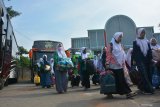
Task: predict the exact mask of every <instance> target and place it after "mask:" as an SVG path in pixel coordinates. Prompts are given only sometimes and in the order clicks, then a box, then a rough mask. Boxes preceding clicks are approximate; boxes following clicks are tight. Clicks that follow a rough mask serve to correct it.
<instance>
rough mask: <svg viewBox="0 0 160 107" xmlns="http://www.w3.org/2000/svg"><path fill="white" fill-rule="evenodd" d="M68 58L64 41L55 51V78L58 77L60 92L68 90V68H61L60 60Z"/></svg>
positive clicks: (58, 90)
mask: <svg viewBox="0 0 160 107" xmlns="http://www.w3.org/2000/svg"><path fill="white" fill-rule="evenodd" d="M64 58H67V56H66V53H65V50H64V47H63V45H62V43H60V44H58V45H57V51H56V52H55V53H54V70H55V79H56V90H57V92H58V93H63V92H67V85H68V79H67V70H65V69H63V70H62V69H60V66H59V64H58V63H59V61H61V60H62V59H64Z"/></svg>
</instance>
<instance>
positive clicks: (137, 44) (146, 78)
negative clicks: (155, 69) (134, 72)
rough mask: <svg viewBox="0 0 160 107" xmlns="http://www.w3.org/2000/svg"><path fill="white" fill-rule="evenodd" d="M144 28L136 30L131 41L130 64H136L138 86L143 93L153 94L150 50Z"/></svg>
mask: <svg viewBox="0 0 160 107" xmlns="http://www.w3.org/2000/svg"><path fill="white" fill-rule="evenodd" d="M145 34H146V33H145V29H144V28H139V29H138V30H137V38H136V40H135V41H133V51H132V57H131V65H136V66H137V67H138V71H140V79H141V80H140V81H139V83H138V88H139V89H140V90H141V91H142V93H143V94H153V92H154V90H153V87H152V71H151V68H152V50H151V47H150V44H149V41H148V40H147V38H146V35H145Z"/></svg>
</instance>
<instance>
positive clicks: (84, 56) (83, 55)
mask: <svg viewBox="0 0 160 107" xmlns="http://www.w3.org/2000/svg"><path fill="white" fill-rule="evenodd" d="M85 49H86V47H82V48H81V57H82V59H86V58H88V55H87V53H85V54H84V53H83V51H84V50H85Z"/></svg>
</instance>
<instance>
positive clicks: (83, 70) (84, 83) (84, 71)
mask: <svg viewBox="0 0 160 107" xmlns="http://www.w3.org/2000/svg"><path fill="white" fill-rule="evenodd" d="M79 61H80V74H81V80H82V86H84V87H85V88H90V80H89V77H90V75H89V72H87V67H86V62H85V60H82V58H81V57H80V58H79Z"/></svg>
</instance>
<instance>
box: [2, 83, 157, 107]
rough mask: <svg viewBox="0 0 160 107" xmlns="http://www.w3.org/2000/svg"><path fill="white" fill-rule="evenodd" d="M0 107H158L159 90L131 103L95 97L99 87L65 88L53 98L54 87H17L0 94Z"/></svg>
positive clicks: (122, 98)
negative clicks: (63, 91) (86, 89)
mask: <svg viewBox="0 0 160 107" xmlns="http://www.w3.org/2000/svg"><path fill="white" fill-rule="evenodd" d="M132 89H133V90H136V88H135V87H132ZM0 107H160V90H157V91H156V93H155V94H154V95H141V94H139V95H137V96H136V97H135V98H134V99H125V96H119V95H115V96H114V99H107V98H106V96H105V95H101V94H99V86H92V88H91V89H90V90H88V91H83V89H82V88H80V87H75V88H69V89H68V92H67V93H65V94H57V93H56V91H55V88H54V87H52V88H51V89H41V87H37V86H35V85H34V84H26V83H21V84H15V85H9V86H8V87H5V88H4V89H3V90H1V91H0Z"/></svg>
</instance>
